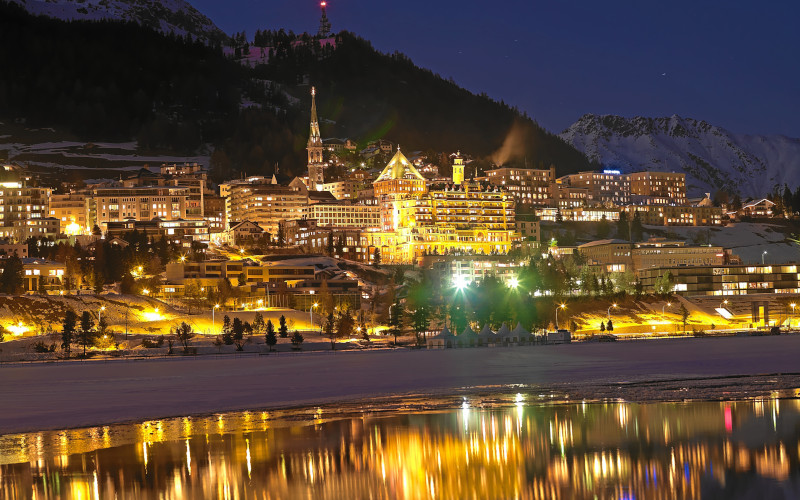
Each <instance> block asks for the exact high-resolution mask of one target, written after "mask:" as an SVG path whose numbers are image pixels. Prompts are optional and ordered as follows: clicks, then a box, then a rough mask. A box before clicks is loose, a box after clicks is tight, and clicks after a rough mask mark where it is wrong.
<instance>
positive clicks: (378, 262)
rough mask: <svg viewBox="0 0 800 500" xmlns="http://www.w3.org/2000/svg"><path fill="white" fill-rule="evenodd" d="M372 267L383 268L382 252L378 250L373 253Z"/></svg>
mask: <svg viewBox="0 0 800 500" xmlns="http://www.w3.org/2000/svg"><path fill="white" fill-rule="evenodd" d="M372 265H373V266H375V267H381V250H380V249H379V248H376V249H375V251H374V252H372Z"/></svg>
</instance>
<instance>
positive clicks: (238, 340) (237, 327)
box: [231, 318, 244, 351]
mask: <svg viewBox="0 0 800 500" xmlns="http://www.w3.org/2000/svg"><path fill="white" fill-rule="evenodd" d="M231 330H232V333H231V340H233V343H234V344H235V345H236V350H237V351H243V350H244V323H243V322H242V320H241V319H239V318H233V326H232V327H231Z"/></svg>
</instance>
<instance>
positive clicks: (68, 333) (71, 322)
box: [61, 309, 78, 357]
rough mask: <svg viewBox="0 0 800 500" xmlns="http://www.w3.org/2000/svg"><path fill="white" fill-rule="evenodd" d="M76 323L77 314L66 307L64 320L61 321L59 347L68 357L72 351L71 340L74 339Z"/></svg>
mask: <svg viewBox="0 0 800 500" xmlns="http://www.w3.org/2000/svg"><path fill="white" fill-rule="evenodd" d="M77 323H78V315H77V314H75V311H73V310H72V309H67V312H66V314H64V321H63V322H62V323H61V348H62V349H63V350H64V352H65V353H66V354H67V357H69V353H70V352H72V342H74V340H75V325H76V324H77Z"/></svg>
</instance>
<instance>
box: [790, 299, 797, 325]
mask: <svg viewBox="0 0 800 500" xmlns="http://www.w3.org/2000/svg"><path fill="white" fill-rule="evenodd" d="M789 306H791V308H792V317H791V318H789V328H791V327H792V320H793V319H794V308H795V307H797V304H795V303H794V302H792V303H791V304H789Z"/></svg>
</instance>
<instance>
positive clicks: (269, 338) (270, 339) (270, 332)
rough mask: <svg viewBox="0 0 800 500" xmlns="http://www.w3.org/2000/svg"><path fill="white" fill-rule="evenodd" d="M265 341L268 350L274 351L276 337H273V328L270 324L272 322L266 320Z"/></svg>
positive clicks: (276, 341)
mask: <svg viewBox="0 0 800 500" xmlns="http://www.w3.org/2000/svg"><path fill="white" fill-rule="evenodd" d="M265 340H266V342H267V345H268V346H269V350H270V351H274V349H273V347H274V346H275V344H277V343H278V337H276V336H275V326H274V325H273V324H272V320H267V334H266V336H265Z"/></svg>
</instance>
